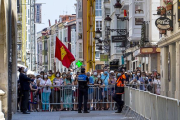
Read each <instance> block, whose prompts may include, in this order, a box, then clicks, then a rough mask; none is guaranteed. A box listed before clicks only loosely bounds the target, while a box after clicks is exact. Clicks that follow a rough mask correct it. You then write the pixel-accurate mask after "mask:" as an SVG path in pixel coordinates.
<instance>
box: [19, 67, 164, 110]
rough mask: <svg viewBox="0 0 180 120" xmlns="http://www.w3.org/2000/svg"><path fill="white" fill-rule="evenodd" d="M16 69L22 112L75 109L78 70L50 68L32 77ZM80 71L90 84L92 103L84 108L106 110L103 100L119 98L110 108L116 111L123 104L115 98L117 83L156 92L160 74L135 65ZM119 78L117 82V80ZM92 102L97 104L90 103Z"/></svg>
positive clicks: (89, 92) (76, 105) (89, 100)
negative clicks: (141, 69) (134, 66)
mask: <svg viewBox="0 0 180 120" xmlns="http://www.w3.org/2000/svg"><path fill="white" fill-rule="evenodd" d="M54 71H56V69H54ZM19 72H20V75H19V84H18V91H19V92H18V108H19V110H21V111H22V112H23V113H24V114H29V113H28V112H27V110H28V111H29V112H33V111H49V110H50V111H65V110H78V103H77V102H78V97H79V90H78V87H77V86H78V85H79V82H78V81H79V79H80V78H78V76H79V75H81V73H80V72H77V73H74V72H73V71H72V70H68V71H67V72H63V73H60V72H59V71H57V72H54V73H53V72H52V70H49V71H48V72H44V71H41V72H40V74H39V75H36V76H35V75H31V74H29V75H26V72H27V69H24V68H19ZM84 74H85V75H86V76H87V78H88V86H94V87H89V89H88V96H87V97H88V102H92V104H89V105H88V107H87V108H88V109H90V110H108V109H109V108H110V104H109V103H108V102H107V101H111V102H114V101H116V102H117V103H118V101H119V102H120V103H121V104H120V107H119V108H118V105H117V104H116V105H115V104H114V105H113V107H114V108H117V109H118V111H119V112H120V111H121V109H122V106H123V105H122V104H123V102H122V101H121V100H120V99H122V98H120V99H116V98H117V94H119V93H120V94H123V93H124V90H123V89H118V90H117V87H116V86H118V84H119V86H120V87H122V84H123V85H125V86H130V87H133V88H135V89H140V90H144V91H150V92H152V93H155V94H158V95H159V94H160V84H161V82H160V74H159V73H157V72H156V73H155V72H153V73H145V72H141V71H140V70H139V69H138V68H137V69H136V70H135V71H133V72H130V71H127V72H126V70H125V68H124V69H121V70H108V69H107V68H106V67H105V68H104V72H101V73H98V72H97V71H96V70H94V71H93V72H92V73H90V72H87V73H84ZM119 81H121V82H120V83H119ZM120 84H121V85H120ZM109 86H111V87H109ZM123 87H124V86H123ZM117 91H119V93H117ZM120 97H121V96H120ZM102 101H103V102H102ZM93 102H96V103H97V104H96V105H94V104H93ZM98 102H99V103H98ZM104 102H107V103H104ZM119 112H118V113H119Z"/></svg>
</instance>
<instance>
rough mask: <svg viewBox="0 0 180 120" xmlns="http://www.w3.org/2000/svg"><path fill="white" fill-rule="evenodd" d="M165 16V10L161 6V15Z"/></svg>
mask: <svg viewBox="0 0 180 120" xmlns="http://www.w3.org/2000/svg"><path fill="white" fill-rule="evenodd" d="M165 14H166V9H165V7H164V6H161V15H165Z"/></svg>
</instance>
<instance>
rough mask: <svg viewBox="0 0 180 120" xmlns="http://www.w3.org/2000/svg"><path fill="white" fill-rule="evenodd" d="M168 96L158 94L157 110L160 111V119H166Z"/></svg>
mask: <svg viewBox="0 0 180 120" xmlns="http://www.w3.org/2000/svg"><path fill="white" fill-rule="evenodd" d="M166 106H167V104H166V97H163V96H157V111H158V120H166V115H167V113H166V111H167V110H166V109H167V108H166Z"/></svg>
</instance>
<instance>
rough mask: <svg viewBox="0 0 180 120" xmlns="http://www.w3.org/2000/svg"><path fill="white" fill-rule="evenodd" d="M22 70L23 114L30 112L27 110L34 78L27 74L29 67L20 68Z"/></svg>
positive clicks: (20, 79)
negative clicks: (31, 83)
mask: <svg viewBox="0 0 180 120" xmlns="http://www.w3.org/2000/svg"><path fill="white" fill-rule="evenodd" d="M18 71H19V72H20V75H19V81H20V85H21V92H22V101H21V111H22V113H23V114H30V113H28V112H27V109H28V108H27V107H28V100H29V91H30V82H33V81H34V80H32V79H30V78H28V77H27V76H26V74H25V73H26V72H27V69H24V68H19V70H18Z"/></svg>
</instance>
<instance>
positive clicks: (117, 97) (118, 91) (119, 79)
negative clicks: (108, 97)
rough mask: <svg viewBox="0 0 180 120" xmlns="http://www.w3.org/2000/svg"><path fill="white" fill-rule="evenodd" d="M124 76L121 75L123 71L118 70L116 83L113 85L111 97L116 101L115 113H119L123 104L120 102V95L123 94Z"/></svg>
mask: <svg viewBox="0 0 180 120" xmlns="http://www.w3.org/2000/svg"><path fill="white" fill-rule="evenodd" d="M125 79H126V76H125V75H124V73H123V69H122V68H121V69H120V70H118V73H117V81H116V85H115V94H114V96H113V100H114V101H116V103H117V107H118V111H117V112H116V113H121V111H122V108H123V105H124V102H123V101H122V94H124V81H125Z"/></svg>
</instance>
